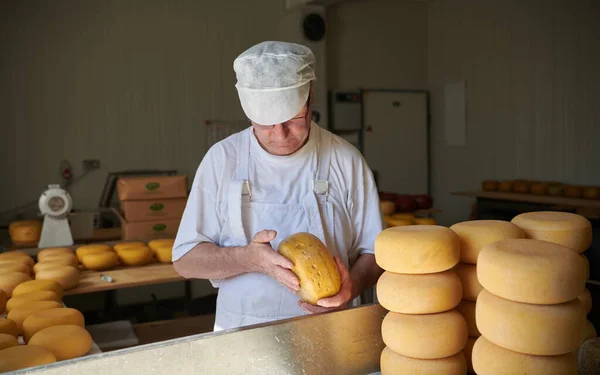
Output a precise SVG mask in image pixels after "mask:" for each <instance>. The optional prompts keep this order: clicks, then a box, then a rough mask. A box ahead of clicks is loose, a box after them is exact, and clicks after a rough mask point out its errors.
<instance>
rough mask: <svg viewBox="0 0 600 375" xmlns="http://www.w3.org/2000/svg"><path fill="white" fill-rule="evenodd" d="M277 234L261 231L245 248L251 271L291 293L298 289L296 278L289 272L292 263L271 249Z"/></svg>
mask: <svg viewBox="0 0 600 375" xmlns="http://www.w3.org/2000/svg"><path fill="white" fill-rule="evenodd" d="M276 236H277V232H275V231H274V230H263V231H260V232H258V233H256V234H255V235H254V238H253V239H252V242H250V243H249V244H248V246H246V251H247V252H248V256H249V257H250V262H251V264H252V269H253V270H255V271H257V272H261V273H264V274H265V275H267V276H270V277H272V278H274V279H275V280H277V281H278V282H279V283H281V284H283V285H284V286H285V287H286V288H288V289H289V290H291V291H292V292H293V293H296V292H298V290H299V289H300V281H299V280H298V277H297V276H296V275H295V274H294V273H293V272H292V271H290V270H291V269H292V267H294V263H293V262H292V261H291V260H289V259H288V258H286V257H284V256H283V255H281V254H279V253H278V252H277V251H275V250H273V248H272V247H271V241H273V240H274V239H275V237H276Z"/></svg>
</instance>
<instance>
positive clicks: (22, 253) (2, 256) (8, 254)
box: [0, 250, 29, 259]
mask: <svg viewBox="0 0 600 375" xmlns="http://www.w3.org/2000/svg"><path fill="white" fill-rule="evenodd" d="M15 255H16V256H26V257H28V256H29V254H27V253H26V252H25V251H23V250H10V251H5V252H3V253H0V259H6V258H10V257H13V256H15Z"/></svg>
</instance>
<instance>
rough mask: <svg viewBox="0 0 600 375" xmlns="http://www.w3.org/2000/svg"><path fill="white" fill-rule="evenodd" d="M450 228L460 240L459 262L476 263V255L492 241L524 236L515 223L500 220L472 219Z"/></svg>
mask: <svg viewBox="0 0 600 375" xmlns="http://www.w3.org/2000/svg"><path fill="white" fill-rule="evenodd" d="M450 229H451V230H452V231H453V232H454V233H456V235H457V236H458V239H459V241H460V262H461V263H468V264H477V256H478V255H479V252H481V250H483V248H484V247H485V246H487V245H489V244H491V243H493V242H496V241H500V240H505V239H507V238H525V233H523V231H522V230H521V229H519V228H518V227H517V226H516V225H514V224H511V223H509V222H507V221H501V220H472V221H464V222H462V223H458V224H454V225H453V226H451V227H450Z"/></svg>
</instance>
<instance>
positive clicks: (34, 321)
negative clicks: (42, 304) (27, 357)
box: [23, 307, 85, 342]
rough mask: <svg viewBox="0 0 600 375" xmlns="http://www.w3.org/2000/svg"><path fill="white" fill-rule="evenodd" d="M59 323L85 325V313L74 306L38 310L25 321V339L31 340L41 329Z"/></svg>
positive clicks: (26, 340)
mask: <svg viewBox="0 0 600 375" xmlns="http://www.w3.org/2000/svg"><path fill="white" fill-rule="evenodd" d="M59 325H75V326H79V327H84V326H85V319H84V317H83V314H82V313H81V312H80V311H79V310H76V309H72V308H68V307H67V308H54V309H47V310H41V311H37V312H35V313H33V314H31V315H29V316H28V317H27V319H25V321H24V322H23V340H25V342H29V340H30V339H31V338H32V337H33V335H35V334H36V333H38V332H39V331H41V330H43V329H45V328H48V327H52V326H59Z"/></svg>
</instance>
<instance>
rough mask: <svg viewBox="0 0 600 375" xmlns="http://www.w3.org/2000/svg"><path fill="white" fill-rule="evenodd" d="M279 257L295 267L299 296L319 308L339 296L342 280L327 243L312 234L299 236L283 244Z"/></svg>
mask: <svg viewBox="0 0 600 375" xmlns="http://www.w3.org/2000/svg"><path fill="white" fill-rule="evenodd" d="M278 251H279V254H281V255H283V256H284V257H286V258H288V259H289V260H291V261H292V262H293V263H294V267H293V268H292V272H293V273H294V274H295V275H296V276H297V277H298V280H299V281H300V290H299V291H298V293H297V294H298V296H300V298H301V299H302V300H303V301H305V302H308V303H310V304H313V305H315V304H316V303H317V301H319V300H320V299H321V298H327V297H331V296H334V295H336V294H337V293H338V292H339V291H340V288H341V285H342V280H341V276H340V272H339V270H338V267H337V264H336V263H335V260H334V259H333V257H332V256H331V254H330V253H329V252H328V251H327V248H326V247H325V245H324V244H323V242H322V241H321V240H320V239H319V238H318V237H317V236H315V235H312V234H310V233H304V232H301V233H296V234H292V235H291V236H289V237H287V238H286V239H285V240H283V241H282V242H281V243H280V244H279V250H278Z"/></svg>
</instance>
